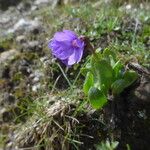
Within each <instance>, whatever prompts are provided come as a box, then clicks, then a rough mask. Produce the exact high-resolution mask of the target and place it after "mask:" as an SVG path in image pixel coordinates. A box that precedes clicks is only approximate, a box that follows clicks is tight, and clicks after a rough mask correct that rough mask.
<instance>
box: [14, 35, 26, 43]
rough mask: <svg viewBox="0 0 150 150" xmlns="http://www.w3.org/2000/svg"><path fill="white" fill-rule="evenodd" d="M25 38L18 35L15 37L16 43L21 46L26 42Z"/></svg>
mask: <svg viewBox="0 0 150 150" xmlns="http://www.w3.org/2000/svg"><path fill="white" fill-rule="evenodd" d="M26 40H27V39H26V37H25V36H24V35H19V36H17V37H16V42H18V43H20V44H22V43H25V42H26Z"/></svg>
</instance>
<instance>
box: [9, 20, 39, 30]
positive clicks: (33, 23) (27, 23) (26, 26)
mask: <svg viewBox="0 0 150 150" xmlns="http://www.w3.org/2000/svg"><path fill="white" fill-rule="evenodd" d="M39 24H40V23H39V21H38V18H35V19H34V20H29V19H25V18H21V19H20V20H19V21H18V22H17V23H16V24H15V25H14V26H13V28H10V29H9V30H8V33H14V32H16V31H28V30H30V28H33V27H38V26H39Z"/></svg>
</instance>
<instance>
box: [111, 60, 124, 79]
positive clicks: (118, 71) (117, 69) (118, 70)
mask: <svg viewBox="0 0 150 150" xmlns="http://www.w3.org/2000/svg"><path fill="white" fill-rule="evenodd" d="M123 69H124V67H123V65H122V64H121V62H120V60H119V61H117V62H116V63H115V65H114V66H113V71H114V79H115V80H116V79H119V78H122V75H123V73H122V72H123Z"/></svg>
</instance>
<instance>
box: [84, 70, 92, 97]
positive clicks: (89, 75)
mask: <svg viewBox="0 0 150 150" xmlns="http://www.w3.org/2000/svg"><path fill="white" fill-rule="evenodd" d="M93 84H94V79H93V74H92V73H91V72H88V73H87V75H86V78H85V81H84V84H83V91H84V93H85V94H88V91H89V89H90V87H91V86H93Z"/></svg>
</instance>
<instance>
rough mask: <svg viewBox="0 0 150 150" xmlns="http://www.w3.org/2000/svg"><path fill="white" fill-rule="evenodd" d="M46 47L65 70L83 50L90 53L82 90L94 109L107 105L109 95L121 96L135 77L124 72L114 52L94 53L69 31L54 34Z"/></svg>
mask: <svg viewBox="0 0 150 150" xmlns="http://www.w3.org/2000/svg"><path fill="white" fill-rule="evenodd" d="M48 46H49V48H50V49H51V50H52V54H53V55H54V56H55V57H56V58H58V59H60V60H61V61H62V62H63V63H64V64H65V65H66V66H68V67H70V66H71V65H73V64H75V63H78V62H80V60H81V58H82V55H83V50H84V49H89V50H90V51H91V53H92V55H91V56H90V58H89V60H88V62H87V64H86V66H85V67H84V68H82V72H83V74H85V77H86V78H85V81H84V85H83V91H84V93H85V94H86V95H87V96H88V99H89V101H90V103H91V105H92V107H93V108H95V109H100V108H102V107H103V106H104V105H105V104H106V103H107V96H108V95H117V94H120V93H121V92H122V91H123V90H124V89H125V88H127V87H128V86H130V85H131V84H132V83H133V82H134V81H135V80H136V79H137V77H138V75H137V73H136V72H134V71H131V70H127V69H125V67H124V66H123V64H122V63H121V61H120V60H117V57H116V55H115V53H114V52H112V51H111V50H109V49H105V50H104V51H103V52H100V51H98V50H94V48H93V47H92V45H91V44H90V42H89V39H88V38H86V37H84V36H81V37H78V36H77V35H76V34H75V33H74V32H72V31H69V30H64V31H63V32H57V33H56V34H55V35H54V38H53V39H52V40H51V41H50V42H49V45H48Z"/></svg>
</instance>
